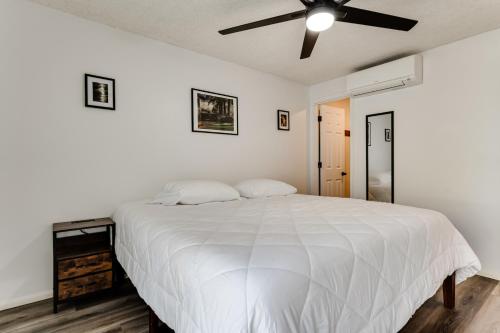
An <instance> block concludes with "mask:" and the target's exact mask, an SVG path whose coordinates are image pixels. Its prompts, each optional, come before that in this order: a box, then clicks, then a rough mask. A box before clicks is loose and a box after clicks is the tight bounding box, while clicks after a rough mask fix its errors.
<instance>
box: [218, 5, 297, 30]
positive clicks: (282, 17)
mask: <svg viewBox="0 0 500 333" xmlns="http://www.w3.org/2000/svg"><path fill="white" fill-rule="evenodd" d="M305 16H306V10H299V11H296V12H293V13H289V14H284V15H280V16H275V17H271V18H268V19H264V20H260V21H256V22H252V23H247V24H242V25H239V26H236V27H232V28H228V29H224V30H220V31H219V33H220V34H221V35H228V34H234V33H235V32H240V31H245V30H250V29H255V28H260V27H265V26H267V25H271V24H276V23H282V22H286V21H291V20H296V19H300V18H304V17H305Z"/></svg>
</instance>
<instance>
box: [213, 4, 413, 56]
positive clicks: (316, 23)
mask: <svg viewBox="0 0 500 333" xmlns="http://www.w3.org/2000/svg"><path fill="white" fill-rule="evenodd" d="M349 1H350V0H300V2H302V4H303V5H304V6H306V9H304V10H299V11H296V12H293V13H289V14H284V15H279V16H275V17H271V18H268V19H264V20H260V21H256V22H252V23H247V24H242V25H239V26H236V27H232V28H229V29H224V30H220V31H219V33H220V34H221V35H229V34H233V33H235V32H241V31H245V30H250V29H255V28H260V27H265V26H267V25H271V24H277V23H282V22H286V21H291V20H297V19H301V18H304V17H305V18H306V26H307V29H306V35H305V37H304V43H303V45H302V52H301V54H300V59H306V58H309V57H310V56H311V53H312V51H313V49H314V45H316V41H317V40H318V37H319V33H320V32H321V31H325V30H327V29H329V28H330V27H331V26H332V25H333V23H334V22H335V21H338V22H346V23H355V24H362V25H368V26H373V27H380V28H387V29H394V30H402V31H410V30H411V29H412V28H413V27H414V26H415V25H416V24H417V23H418V21H415V20H410V19H407V18H404V17H399V16H393V15H387V14H382V13H377V12H372V11H369V10H364V9H359V8H354V7H348V6H345V4H346V3H348V2H349Z"/></svg>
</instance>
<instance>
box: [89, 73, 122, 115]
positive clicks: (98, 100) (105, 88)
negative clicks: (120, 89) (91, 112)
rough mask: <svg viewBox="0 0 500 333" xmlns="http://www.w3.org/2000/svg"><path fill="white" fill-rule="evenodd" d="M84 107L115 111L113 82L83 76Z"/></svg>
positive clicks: (99, 77)
mask: <svg viewBox="0 0 500 333" xmlns="http://www.w3.org/2000/svg"><path fill="white" fill-rule="evenodd" d="M85 106H86V107H88V108H97V109H106V110H115V80H114V79H110V78H107V77H102V76H96V75H90V74H85Z"/></svg>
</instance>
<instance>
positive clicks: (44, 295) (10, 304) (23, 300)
mask: <svg viewBox="0 0 500 333" xmlns="http://www.w3.org/2000/svg"><path fill="white" fill-rule="evenodd" d="M48 298H52V290H48V291H42V292H39V293H36V294H32V295H28V296H23V297H19V298H15V299H10V300H7V301H0V311H3V310H7V309H12V308H15V307H18V306H21V305H26V304H30V303H34V302H38V301H43V300H45V299H48Z"/></svg>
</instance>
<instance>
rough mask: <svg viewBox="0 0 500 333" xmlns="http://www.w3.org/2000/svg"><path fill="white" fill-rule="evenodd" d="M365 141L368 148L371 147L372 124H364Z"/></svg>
mask: <svg viewBox="0 0 500 333" xmlns="http://www.w3.org/2000/svg"><path fill="white" fill-rule="evenodd" d="M366 126H367V127H366V141H367V142H368V146H371V145H372V123H371V122H367V123H366Z"/></svg>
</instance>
